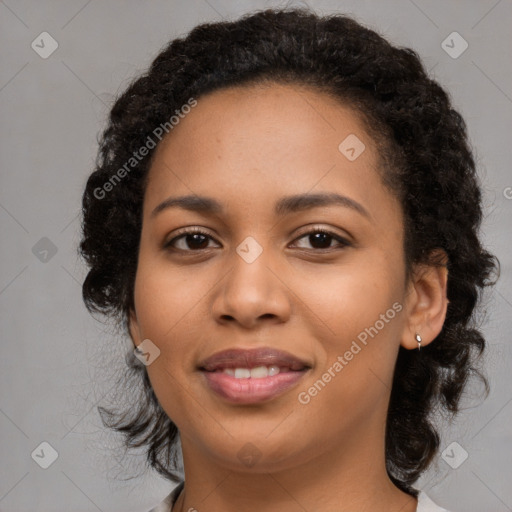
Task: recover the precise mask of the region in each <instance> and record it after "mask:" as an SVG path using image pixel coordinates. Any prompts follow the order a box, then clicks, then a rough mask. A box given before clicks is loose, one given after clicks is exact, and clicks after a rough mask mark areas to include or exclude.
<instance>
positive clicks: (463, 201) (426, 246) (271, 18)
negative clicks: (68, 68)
mask: <svg viewBox="0 0 512 512" xmlns="http://www.w3.org/2000/svg"><path fill="white" fill-rule="evenodd" d="M262 83H269V84H271V83H283V84H294V85H302V86H307V87H310V88H312V89H314V90H318V91H323V92H326V93H328V94H330V95H332V96H333V97H334V98H336V99H337V100H338V101H339V102H340V103H341V104H344V105H348V106H351V107H353V108H355V109H356V111H357V112H358V113H359V115H360V117H361V118H362V119H363V120H364V122H365V124H366V126H367V129H368V132H369V133H370V135H371V136H372V137H373V138H374V140H375V141H376V143H377V144H378V145H379V152H380V156H381V160H382V161H381V166H380V172H381V174H382V178H383V181H384V183H385V184H386V185H387V186H388V187H389V189H390V190H391V191H392V193H394V194H395V195H396V197H398V198H399V199H400V202H401V205H402V208H403V212H404V218H405V226H404V230H405V232H404V240H405V241H404V255H405V261H406V272H407V276H410V271H411V269H412V268H413V266H414V264H416V263H428V264H432V265H443V264H444V265H447V266H448V272H449V277H448V291H447V294H448V300H449V304H448V310H447V315H446V320H445V323H444V326H443V329H442V331H441V332H440V334H439V335H438V336H437V337H436V339H435V340H434V341H433V342H431V343H430V344H429V345H427V346H425V347H424V348H422V349H421V351H420V352H418V351H417V350H406V349H404V348H403V347H400V349H399V354H398V359H397V363H396V367H395V373H394V380H393V387H392V391H391V398H390V404H389V410H388V416H387V428H386V438H385V446H386V465H387V472H388V475H389V477H390V479H391V480H392V481H393V482H394V484H395V485H396V486H397V487H398V488H400V489H401V490H403V491H404V492H407V493H409V494H411V495H413V496H416V495H417V490H415V489H414V488H413V487H412V484H413V483H414V482H415V481H416V480H417V479H418V478H419V476H420V475H421V473H422V472H423V471H425V470H426V469H427V468H428V466H429V465H430V463H431V462H432V460H433V457H434V455H435V453H436V451H437V449H438V447H439V443H440V437H439V434H438V432H437V430H436V428H435V427H434V421H433V414H434V412H435V411H437V410H442V411H444V412H445V413H448V415H455V414H456V413H457V412H458V410H459V407H460V399H461V395H462V392H463V390H464V388H465V387H466V384H467V382H468V378H469V377H470V376H472V375H475V376H477V377H479V378H480V379H481V381H482V382H483V383H484V385H485V389H486V392H487V394H488V390H489V387H488V382H487V380H486V378H485V376H484V375H483V374H482V371H481V370H480V369H479V368H478V365H477V364H476V363H477V362H478V360H479V358H480V356H481V354H482V352H483V350H484V347H485V340H484V337H483V336H482V333H481V331H480V330H479V326H478V325H477V322H476V319H475V314H476V309H475V308H476V307H477V306H479V305H480V302H481V299H482V295H483V293H482V292H483V289H484V287H485V286H489V285H491V284H493V283H494V282H495V281H493V280H492V279H491V278H492V276H493V275H494V274H496V275H498V274H499V261H498V260H497V258H496V257H495V256H493V255H492V254H490V253H489V252H487V251H486V250H485V249H484V248H483V246H482V244H481V242H480V240H479V229H480V224H481V221H482V208H481V190H480V184H479V180H478V177H477V174H476V169H475V162H474V158H473V155H472V152H471V149H470V147H469V144H468V140H467V134H466V126H465V123H464V120H463V119H462V117H461V115H460V114H459V113H458V112H457V111H455V110H454V109H453V108H452V105H451V101H450V99H449V97H448V95H447V93H446V92H445V91H444V90H443V88H442V87H441V86H440V85H439V84H438V83H437V82H436V81H434V80H432V79H431V78H429V77H428V75H427V72H426V71H425V68H424V67H423V65H422V63H421V61H420V59H419V57H418V55H417V54H416V53H415V52H414V51H413V50H411V49H409V48H398V47H395V46H393V45H391V44H390V43H389V42H388V41H386V40H385V39H384V38H382V37H381V36H380V35H378V34H377V33H376V32H375V31H373V30H370V29H368V28H365V27H363V26H362V25H361V24H359V23H358V22H356V21H355V20H354V19H352V18H350V17H347V16H343V15H338V14H336V15H329V16H319V15H317V14H316V13H313V12H312V11H310V10H307V9H303V8H300V9H267V10H261V11H255V12H252V13H249V14H246V15H245V16H243V17H242V18H240V19H238V20H236V21H229V22H219V23H204V24H201V25H198V26H196V27H195V28H194V29H193V30H192V31H191V32H190V33H189V34H188V35H187V36H186V37H182V38H177V39H174V40H172V41H171V42H170V43H169V44H168V45H167V46H166V47H165V48H164V49H163V50H162V51H161V52H160V54H159V55H158V56H157V57H156V58H155V60H154V61H153V62H152V64H151V66H150V68H149V70H148V71H147V72H146V73H145V74H143V75H142V76H140V77H138V78H137V79H135V80H134V81H133V82H132V83H131V84H130V85H129V87H128V88H127V89H126V90H125V92H124V93H123V94H121V95H120V97H119V98H118V99H117V100H116V102H115V104H114V105H113V107H112V109H111V112H110V118H109V122H108V126H107V127H106V129H105V130H104V132H103V133H102V137H101V140H100V141H99V142H100V149H99V152H98V156H97V159H96V168H95V170H94V172H93V173H92V174H91V176H90V177H89V179H88V181H87V186H86V188H85V192H84V195H83V222H82V234H83V237H82V240H81V243H80V253H81V255H82V256H83V257H84V259H85V261H86V262H87V264H88V266H89V267H90V268H89V271H88V274H87V277H86V279H85V281H84V283H83V298H84V301H85V304H86V306H87V308H88V309H89V311H91V312H100V313H103V314H105V315H109V316H110V317H112V318H114V319H116V321H117V322H118V325H121V324H122V325H123V326H124V328H125V329H126V332H129V331H128V319H129V314H130V312H131V311H132V310H133V309H134V293H133V292H134V281H135V274H136V269H137V259H138V248H139V239H140V233H141V227H142V203H143V197H144V191H145V186H146V177H147V172H148V169H149V167H150V163H151V159H152V155H153V154H154V150H152V151H149V153H148V154H147V155H146V156H145V157H144V158H140V159H139V160H137V162H136V165H133V168H132V169H131V170H129V172H127V171H126V165H125V164H126V162H128V161H130V159H131V158H133V155H134V153H135V152H137V150H139V149H140V148H141V147H143V146H144V145H145V143H146V141H147V140H148V139H147V137H148V136H149V135H151V134H152V133H154V130H155V128H156V127H158V126H162V125H163V124H164V123H165V122H168V120H169V119H170V117H171V116H172V115H173V114H174V113H175V112H176V111H177V110H179V109H180V107H181V106H183V105H184V104H186V103H187V100H189V98H190V97H194V98H199V97H200V96H202V95H205V94H206V93H208V92H210V91H214V90H218V89H222V88H227V87H230V86H246V85H252V84H262ZM123 166H125V172H124V173H121V174H122V179H118V178H119V176H120V174H119V170H120V169H121V168H123ZM116 173H117V177H116ZM114 180H115V181H114ZM107 182H109V183H110V184H111V186H109V187H108V193H105V190H107V188H106V187H105V184H106V183H107ZM436 249H443V250H444V252H445V254H446V255H447V256H448V263H446V262H443V261H441V260H440V259H439V258H436ZM437 255H439V251H437ZM127 363H128V368H127V370H126V371H127V372H128V373H130V372H131V373H130V375H131V377H130V378H131V379H132V380H130V385H136V386H138V389H139V390H140V392H141V396H138V397H136V396H134V395H133V388H132V389H131V392H130V393H131V396H133V399H134V402H133V404H131V405H130V407H129V410H127V411H125V412H118V413H116V412H114V411H112V410H107V409H105V408H103V407H100V408H99V411H100V414H101V417H102V420H103V422H104V424H105V425H106V426H108V427H110V428H112V429H114V430H116V431H119V432H122V433H123V434H124V443H125V446H126V447H128V448H129V447H144V448H145V453H146V456H147V463H149V465H150V466H151V467H152V468H154V469H156V471H158V472H159V473H160V474H162V475H164V476H165V477H166V478H168V479H170V480H172V481H175V482H176V481H178V480H179V476H178V474H177V473H176V471H175V470H176V460H177V459H176V457H177V453H176V445H177V444H178V441H179V432H178V429H177V427H176V425H175V424H174V423H173V422H172V421H171V420H170V419H169V418H168V417H167V415H166V413H165V412H164V411H163V409H162V408H161V406H160V404H159V402H158V400H157V397H156V396H155V394H154V392H153V390H152V387H151V384H150V381H149V378H148V375H147V372H146V371H145V367H144V366H143V365H141V364H140V363H138V362H137V361H136V358H134V357H133V356H131V357H128V359H127Z"/></svg>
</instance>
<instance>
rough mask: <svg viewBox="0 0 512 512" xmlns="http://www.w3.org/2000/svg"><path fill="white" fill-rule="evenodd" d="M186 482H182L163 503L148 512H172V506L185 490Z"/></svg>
mask: <svg viewBox="0 0 512 512" xmlns="http://www.w3.org/2000/svg"><path fill="white" fill-rule="evenodd" d="M184 485H185V482H180V483H179V484H178V486H177V487H175V488H174V489H173V490H172V492H171V494H169V495H168V496H167V497H166V498H165V499H164V500H163V501H161V502H160V503H159V504H158V505H157V506H156V507H153V508H152V509H151V510H148V512H172V506H173V505H174V503H175V502H176V500H177V499H178V496H179V494H180V492H181V491H182V489H183V486H184Z"/></svg>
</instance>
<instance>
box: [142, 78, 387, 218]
mask: <svg viewBox="0 0 512 512" xmlns="http://www.w3.org/2000/svg"><path fill="white" fill-rule="evenodd" d="M347 150H348V152H347ZM354 156H355V157H356V158H354ZM379 161H380V159H379V154H378V150H377V147H376V145H375V143H374V141H373V140H372V139H371V137H370V136H369V135H368V134H367V132H366V130H365V128H364V124H363V121H362V119H361V117H360V115H359V114H358V113H357V112H356V111H355V109H353V108H351V107H350V106H349V105H344V104H342V103H341V102H340V101H338V100H336V99H334V98H333V97H331V96H329V95H328V94H326V93H323V92H320V91H317V90H314V89H311V88H308V87H304V86H295V85H283V84H270V85H269V84H266V85H263V86H262V85H256V86H254V85H253V86H244V87H232V88H227V89H221V90H217V91H214V92H212V93H209V94H207V95H205V96H201V97H200V98H198V99H197V106H195V107H194V108H193V109H191V111H190V113H188V114H186V115H184V116H183V117H182V118H181V119H180V121H179V123H178V124H177V125H176V126H174V128H173V130H172V131H171V132H170V133H169V134H168V135H167V136H166V137H165V138H164V139H163V141H162V143H161V144H160V145H159V146H158V147H157V149H156V153H155V155H154V158H153V163H152V166H151V169H150V171H149V180H148V189H147V191H146V192H147V202H148V203H151V204H150V205H149V206H148V208H149V207H150V206H153V207H154V206H155V203H156V202H157V201H158V200H160V201H161V200H164V199H165V198H166V197H167V196H168V195H178V193H179V194H180V195H181V194H184V193H187V194H190V193H196V194H198V195H208V196H212V195H218V196H225V199H226V200H229V201H231V202H233V201H235V200H236V199H237V198H240V197H243V198H244V199H243V202H244V204H245V205H248V204H251V203H252V202H253V201H254V200H256V199H257V198H268V199H270V198H271V197H276V196H277V195H280V196H282V195H285V194H293V193H296V194H298V193H304V192H307V191H320V190H322V191H324V190H329V191H333V190H335V189H337V191H338V192H343V193H345V192H347V193H350V194H352V196H353V197H354V199H355V200H360V201H364V200H366V201H368V202H370V203H371V202H372V201H377V199H378V198H377V195H379V194H383V193H388V191H387V190H384V189H383V187H382V183H381V179H380V176H379V171H378V163H379ZM313 189H315V190H313ZM388 195H389V194H388Z"/></svg>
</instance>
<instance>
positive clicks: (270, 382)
mask: <svg viewBox="0 0 512 512" xmlns="http://www.w3.org/2000/svg"><path fill="white" fill-rule="evenodd" d="M309 369H311V365H310V364H309V363H308V362H307V361H303V360H301V359H299V358H298V357H295V356H294V355H292V354H290V353H288V352H284V351H282V350H276V349H273V348H258V349H252V350H240V349H230V350H224V351H222V352H217V353H216V354H214V355H213V356H211V357H209V358H207V359H205V360H204V361H202V362H201V363H200V364H199V365H198V370H200V371H201V373H202V375H203V378H204V381H203V382H204V383H205V384H206V385H207V387H208V388H209V389H210V390H211V391H213V392H214V393H215V394H216V395H217V396H219V397H222V399H224V400H227V401H228V402H231V403H232V404H256V403H260V402H267V401H269V400H272V399H274V398H276V397H277V396H279V395H281V394H283V393H284V392H285V391H288V390H290V389H292V388H293V387H295V386H297V385H298V383H299V381H300V380H301V379H303V378H304V376H305V375H306V374H307V373H308V370H309Z"/></svg>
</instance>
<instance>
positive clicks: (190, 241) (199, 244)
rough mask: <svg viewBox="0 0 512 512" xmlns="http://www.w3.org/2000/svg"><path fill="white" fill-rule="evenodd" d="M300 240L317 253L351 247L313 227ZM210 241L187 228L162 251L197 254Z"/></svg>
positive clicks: (206, 246) (342, 239)
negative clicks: (317, 251) (170, 250)
mask: <svg viewBox="0 0 512 512" xmlns="http://www.w3.org/2000/svg"><path fill="white" fill-rule="evenodd" d="M302 239H307V241H308V242H309V243H310V244H311V248H312V249H313V250H314V249H317V250H319V251H321V250H328V249H336V248H338V249H340V248H343V247H347V246H350V245H351V243H350V242H348V241H347V240H346V239H344V238H343V237H341V236H339V235H337V234H336V233H333V232H332V231H329V230H327V229H324V228H321V227H315V228H313V229H311V230H310V231H307V232H306V233H303V234H302V235H301V236H299V237H298V238H296V239H295V241H297V240H302ZM210 240H214V239H213V237H211V236H210V235H209V234H208V233H206V232H205V231H201V229H200V228H189V229H185V230H183V231H181V232H180V234H179V235H178V236H175V237H174V238H172V239H171V240H169V241H168V242H166V243H165V245H164V249H168V248H171V249H178V250H180V251H184V252H199V251H201V250H204V249H211V248H212V246H209V242H210ZM333 241H336V242H338V246H332V245H331V244H332V242H333ZM299 248H301V249H309V248H310V247H300V246H299Z"/></svg>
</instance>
